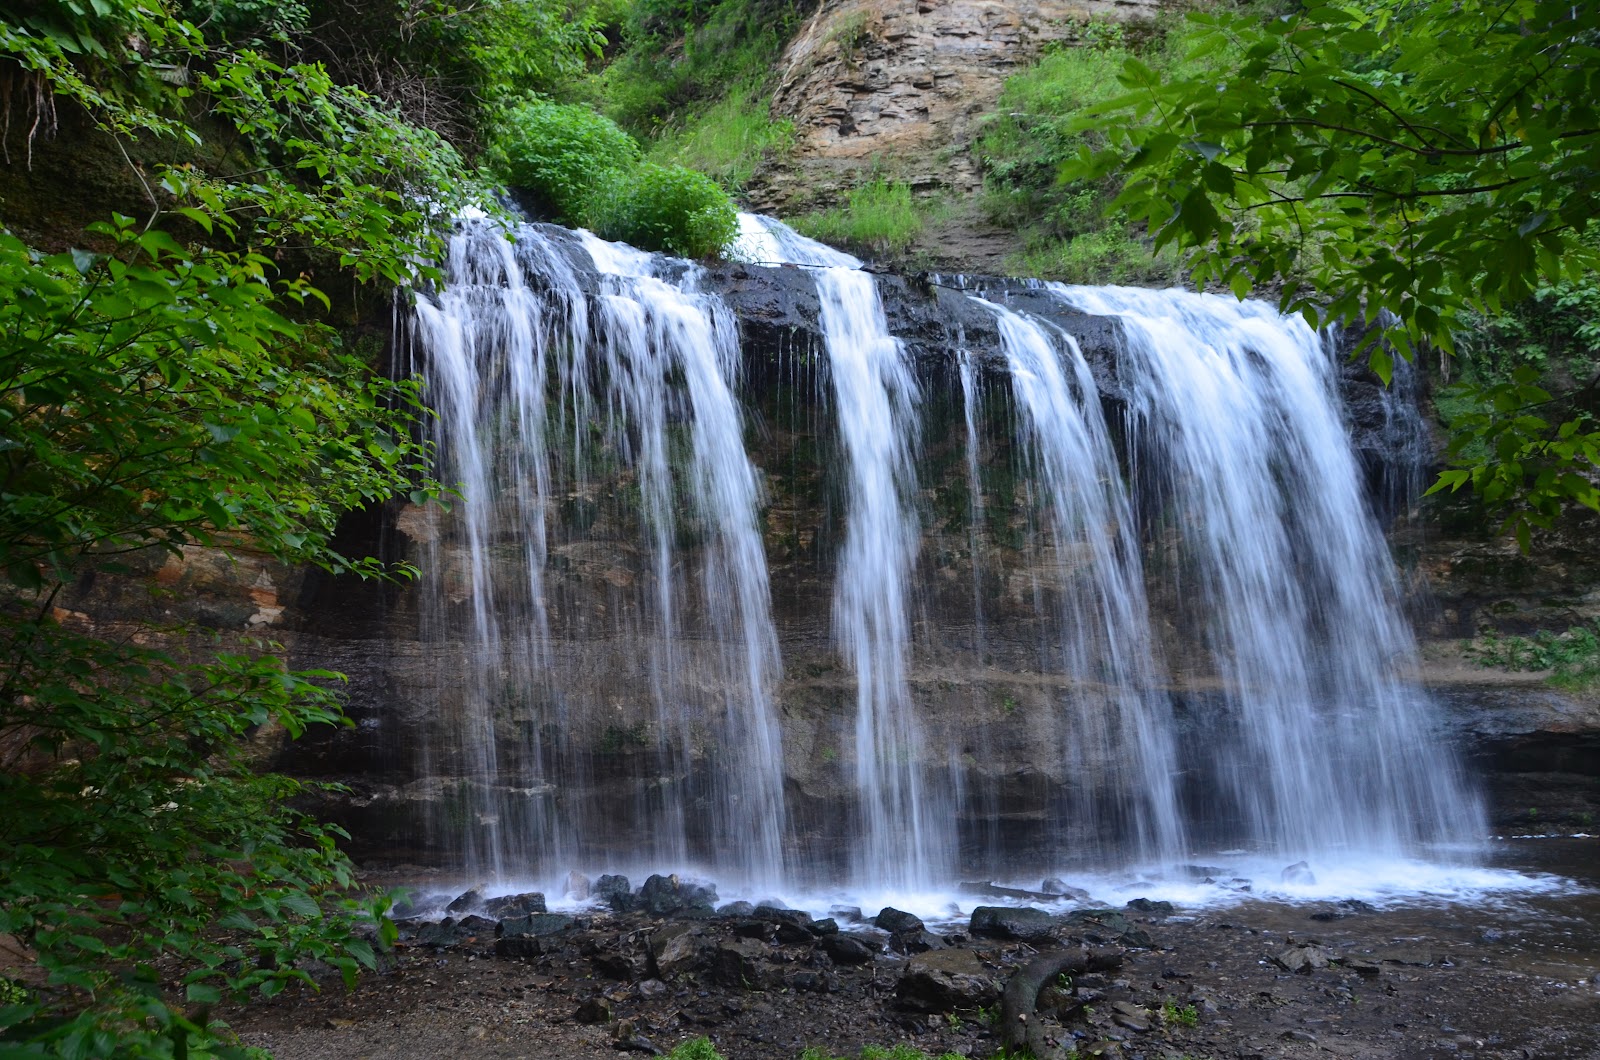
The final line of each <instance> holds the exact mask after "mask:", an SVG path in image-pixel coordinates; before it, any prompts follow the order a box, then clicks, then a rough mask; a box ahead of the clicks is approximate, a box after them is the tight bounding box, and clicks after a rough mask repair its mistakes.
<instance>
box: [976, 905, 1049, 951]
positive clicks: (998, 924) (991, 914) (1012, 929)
mask: <svg viewBox="0 0 1600 1060" xmlns="http://www.w3.org/2000/svg"><path fill="white" fill-rule="evenodd" d="M1059 927H1060V921H1059V920H1057V919H1056V918H1055V917H1054V916H1051V915H1050V914H1049V913H1047V912H1045V911H1044V910H1043V909H1035V908H1033V907H1032V906H1026V905H1023V906H1011V905H980V906H978V907H977V908H976V909H974V910H973V911H972V920H971V922H970V923H969V924H968V926H967V933H968V934H969V935H972V936H973V937H974V938H989V939H1016V940H1020V941H1023V942H1027V941H1029V940H1032V939H1042V938H1048V937H1050V936H1051V935H1052V934H1053V933H1054V932H1055V931H1056V930H1057V929H1058V928H1059Z"/></svg>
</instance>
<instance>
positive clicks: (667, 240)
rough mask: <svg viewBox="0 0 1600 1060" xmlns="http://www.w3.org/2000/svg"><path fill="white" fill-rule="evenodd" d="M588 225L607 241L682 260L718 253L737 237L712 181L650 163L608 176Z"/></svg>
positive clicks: (733, 214)
mask: <svg viewBox="0 0 1600 1060" xmlns="http://www.w3.org/2000/svg"><path fill="white" fill-rule="evenodd" d="M592 224H593V227H594V230H595V231H596V232H597V233H599V234H600V235H602V236H605V237H606V238H607V239H620V240H622V241H624V242H626V243H631V244H633V245H634V246H636V247H640V248H642V249H644V250H663V251H666V252H667V253H670V254H678V255H680V256H682V257H686V258H705V257H711V256H713V255H716V254H719V253H721V251H722V249H723V248H724V247H726V246H727V245H728V244H729V243H731V242H732V241H733V239H734V237H735V236H737V235H738V234H739V218H738V212H737V211H736V210H735V209H734V205H733V200H732V199H730V198H728V193H727V192H725V191H723V190H722V188H720V187H719V186H718V185H717V183H716V181H714V180H712V179H711V178H710V177H708V176H706V175H705V174H703V173H696V172H695V171H694V170H692V169H685V168H683V167H682V166H658V165H655V164H654V163H650V162H647V163H645V164H643V165H641V166H639V167H638V168H636V169H634V170H632V171H631V172H621V173H616V174H614V175H613V177H612V180H611V182H610V185H609V189H608V191H607V193H606V195H605V196H604V198H603V199H600V200H597V202H596V207H595V210H594V215H593V217H592Z"/></svg>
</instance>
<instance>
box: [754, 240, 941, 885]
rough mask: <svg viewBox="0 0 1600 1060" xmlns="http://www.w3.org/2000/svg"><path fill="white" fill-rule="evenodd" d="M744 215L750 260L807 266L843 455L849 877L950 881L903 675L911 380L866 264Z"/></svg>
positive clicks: (910, 561) (913, 418) (912, 554)
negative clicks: (858, 839)
mask: <svg viewBox="0 0 1600 1060" xmlns="http://www.w3.org/2000/svg"><path fill="white" fill-rule="evenodd" d="M747 216H748V215H747ZM752 221H753V222H754V223H752ZM742 224H743V226H744V233H745V240H746V247H747V252H748V253H750V254H752V255H753V256H756V257H757V259H758V260H764V261H774V262H785V263H790V264H795V265H809V266H813V267H814V272H815V275H816V284H817V295H818V298H819V301H820V304H821V325H822V335H823V341H824V343H825V344H826V346H827V353H828V363H829V366H830V370H831V372H832V375H833V398H834V405H835V409H836V410H837V414H838V420H839V436H840V439H841V441H842V443H843V448H844V451H845V455H846V459H847V461H848V476H849V490H848V497H849V501H848V508H847V510H846V520H847V521H846V527H845V542H844V550H843V555H842V556H841V557H840V560H839V570H838V574H837V576H836V578H835V582H834V586H835V589H834V600H833V614H834V634H835V637H836V638H837V639H838V642H839V645H840V649H841V651H842V652H843V654H844V655H845V656H846V658H847V660H848V661H849V663H850V667H851V670H852V671H853V672H854V674H855V676H856V726H855V767H856V785H857V791H858V794H859V797H860V813H861V817H862V828H861V832H862V843H861V846H860V847H859V849H858V851H857V853H856V857H855V859H854V862H855V869H854V877H855V880H856V882H857V883H859V884H864V885H869V886H873V887H876V888H881V889H883V890H886V891H889V892H901V893H904V892H915V891H927V890H930V889H931V888H933V887H934V886H935V885H936V884H937V883H938V882H939V881H940V880H941V879H948V878H949V875H950V872H951V870H952V869H953V868H954V862H953V859H952V854H951V838H952V837H951V835H950V832H949V829H948V827H947V825H946V824H945V823H944V822H947V821H948V819H949V810H948V805H947V804H946V800H944V799H942V798H940V797H939V794H938V793H936V792H934V791H931V790H929V784H928V778H927V777H926V776H925V775H924V774H925V772H926V769H927V767H926V765H925V760H926V755H925V752H924V749H923V746H922V734H921V732H920V731H919V727H918V725H917V719H916V713H915V710H914V707H913V704H912V702H911V690H910V687H909V685H908V684H907V681H906V664H907V661H908V656H909V653H910V649H911V614H910V596H911V585H910V583H911V576H912V572H913V569H914V567H915V564H916V556H917V544H918V539H919V536H920V526H919V523H918V519H917V515H916V510H915V502H914V495H915V492H916V468H915V464H914V460H913V452H912V448H913V443H914V439H915V438H916V435H917V431H918V419H917V401H918V397H919V395H918V388H917V382H916V378H915V377H914V376H913V375H912V372H911V366H910V364H909V363H908V362H907V359H906V356H905V351H904V350H903V348H902V347H901V345H900V343H899V342H898V341H897V340H896V339H895V338H894V337H893V336H891V335H890V334H889V324H888V320H887V319H886V318H885V316H884V311H883V303H882V302H881V301H880V300H879V298H878V289H877V285H876V284H875V283H874V282H873V279H872V276H871V275H870V274H868V273H866V272H863V271H861V262H859V261H858V260H856V259H855V258H853V257H851V256H850V255H848V254H841V253H840V252H839V251H836V250H834V249H832V248H831V247H827V246H824V245H823V244H821V243H817V242H814V241H812V240H809V239H806V238H805V237H803V236H801V235H799V234H798V233H796V232H795V231H794V230H792V229H790V228H788V227H787V226H786V225H783V224H780V223H778V222H776V221H770V220H766V219H754V218H751V219H748V220H745V221H743V222H742ZM763 235H765V238H762V237H763Z"/></svg>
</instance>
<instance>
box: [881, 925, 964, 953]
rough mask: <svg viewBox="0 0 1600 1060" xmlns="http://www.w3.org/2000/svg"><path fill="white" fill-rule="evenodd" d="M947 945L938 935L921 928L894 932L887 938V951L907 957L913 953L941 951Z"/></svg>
mask: <svg viewBox="0 0 1600 1060" xmlns="http://www.w3.org/2000/svg"><path fill="white" fill-rule="evenodd" d="M947 945H949V943H947V942H945V940H944V939H942V938H940V937H939V936H938V935H935V934H933V932H931V931H927V930H925V929H923V928H915V929H913V930H911V931H896V932H895V933H894V934H893V935H890V936H889V949H890V951H891V952H894V953H903V954H906V955H907V956H909V955H911V954H913V953H927V952H928V951H929V950H942V949H944V948H945V947H946V946H947Z"/></svg>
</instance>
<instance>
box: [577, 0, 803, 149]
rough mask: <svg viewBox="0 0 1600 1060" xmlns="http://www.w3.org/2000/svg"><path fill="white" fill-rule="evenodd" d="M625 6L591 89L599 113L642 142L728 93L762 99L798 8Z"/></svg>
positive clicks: (740, 0) (761, 2) (684, 125)
mask: <svg viewBox="0 0 1600 1060" xmlns="http://www.w3.org/2000/svg"><path fill="white" fill-rule="evenodd" d="M631 10H632V17H631V18H630V20H629V22H628V24H627V25H626V26H625V27H624V28H623V31H622V32H623V46H622V49H621V51H620V53H619V54H618V55H617V56H616V57H615V58H614V59H613V60H612V62H611V63H610V64H609V65H608V66H607V67H606V68H605V69H604V70H603V71H602V72H601V73H600V74H599V75H598V76H597V77H596V78H595V81H594V83H593V86H592V90H593V91H594V93H595V96H596V101H597V103H598V105H599V106H600V108H601V109H602V110H603V111H604V112H605V113H607V114H609V115H610V116H611V117H613V118H615V119H616V120H617V122H618V123H619V124H621V125H622V126H623V127H624V128H626V129H628V130H630V131H631V132H633V133H634V134H636V135H638V136H639V137H640V138H641V139H645V138H650V137H653V136H655V135H656V134H658V133H666V134H667V135H669V136H670V135H672V134H673V133H674V132H675V131H677V130H682V129H691V128H693V127H694V126H695V125H697V124H699V123H700V122H701V121H703V120H704V119H703V117H702V116H703V114H704V113H705V112H706V111H707V110H708V109H710V108H712V107H714V106H715V105H716V104H717V103H718V102H720V101H722V100H724V99H726V98H728V97H730V96H737V95H739V94H741V93H748V94H749V98H750V99H751V100H752V101H758V100H759V101H764V100H765V98H766V96H767V94H768V92H769V90H770V88H771V85H772V79H773V75H774V72H775V70H776V68H777V65H778V59H779V57H780V56H781V55H782V54H783V48H784V45H785V44H787V43H788V40H789V38H790V37H791V36H792V35H793V34H794V31H795V29H796V28H798V26H799V24H800V19H801V17H802V16H803V14H804V10H805V5H797V4H793V3H788V2H785V0H690V2H688V3H679V2H676V0H668V2H665V3H659V4H657V3H643V4H640V3H636V4H634V5H633V7H632V9H631ZM762 105H763V104H762V103H752V105H751V108H752V109H753V108H754V107H759V106H762Z"/></svg>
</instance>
